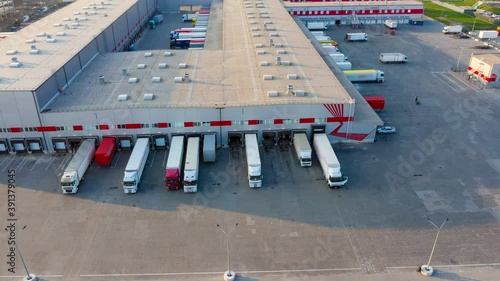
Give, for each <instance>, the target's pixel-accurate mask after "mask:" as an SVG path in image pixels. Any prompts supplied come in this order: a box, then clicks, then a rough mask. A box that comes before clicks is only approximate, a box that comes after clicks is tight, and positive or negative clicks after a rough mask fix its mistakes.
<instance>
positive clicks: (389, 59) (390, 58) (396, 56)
mask: <svg viewBox="0 0 500 281" xmlns="http://www.w3.org/2000/svg"><path fill="white" fill-rule="evenodd" d="M378 59H379V60H380V61H381V62H382V63H393V62H395V63H398V62H400V63H405V62H407V61H408V57H407V56H406V55H405V54H401V53H382V54H380V56H379V58H378Z"/></svg>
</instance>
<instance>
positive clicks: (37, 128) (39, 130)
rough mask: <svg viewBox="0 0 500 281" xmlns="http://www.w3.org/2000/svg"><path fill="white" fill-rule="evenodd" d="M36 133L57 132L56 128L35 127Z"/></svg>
mask: <svg viewBox="0 0 500 281" xmlns="http://www.w3.org/2000/svg"><path fill="white" fill-rule="evenodd" d="M36 130H37V131H38V132H55V131H57V128H56V126H44V127H36Z"/></svg>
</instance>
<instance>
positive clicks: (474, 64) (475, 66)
mask: <svg viewBox="0 0 500 281" xmlns="http://www.w3.org/2000/svg"><path fill="white" fill-rule="evenodd" d="M467 72H468V73H469V75H470V76H469V77H470V78H472V77H475V78H476V79H478V80H479V81H481V82H482V83H483V84H485V85H486V86H487V87H499V86H500V77H499V76H500V54H498V53H494V54H481V55H474V54H473V55H472V56H471V58H470V62H469V66H468V67H467Z"/></svg>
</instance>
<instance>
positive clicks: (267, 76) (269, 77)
mask: <svg viewBox="0 0 500 281" xmlns="http://www.w3.org/2000/svg"><path fill="white" fill-rule="evenodd" d="M262 79H264V80H273V76H272V75H271V74H266V75H264V76H262Z"/></svg>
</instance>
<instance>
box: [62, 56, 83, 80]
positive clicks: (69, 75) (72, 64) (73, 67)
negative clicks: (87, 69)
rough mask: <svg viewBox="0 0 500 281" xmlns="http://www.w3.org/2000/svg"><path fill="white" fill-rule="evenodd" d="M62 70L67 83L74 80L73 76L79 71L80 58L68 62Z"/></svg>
mask: <svg viewBox="0 0 500 281" xmlns="http://www.w3.org/2000/svg"><path fill="white" fill-rule="evenodd" d="M63 69H64V73H65V75H66V79H67V80H68V82H69V81H71V79H73V78H75V76H76V75H77V74H78V73H79V72H80V71H81V65H80V58H79V57H78V55H76V56H74V57H73V58H72V59H71V60H70V61H68V63H66V64H65V65H64V67H63Z"/></svg>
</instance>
